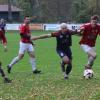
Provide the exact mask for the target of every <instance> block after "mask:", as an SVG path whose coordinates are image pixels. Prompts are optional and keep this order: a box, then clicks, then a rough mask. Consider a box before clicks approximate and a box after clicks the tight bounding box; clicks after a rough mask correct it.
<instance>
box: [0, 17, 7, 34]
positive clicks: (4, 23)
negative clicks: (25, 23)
mask: <svg viewBox="0 0 100 100" xmlns="http://www.w3.org/2000/svg"><path fill="white" fill-rule="evenodd" d="M5 27H6V22H5V20H4V19H3V18H2V19H1V20H0V28H1V29H2V31H3V33H4V34H5Z"/></svg>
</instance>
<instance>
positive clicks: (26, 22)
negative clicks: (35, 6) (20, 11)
mask: <svg viewBox="0 0 100 100" xmlns="http://www.w3.org/2000/svg"><path fill="white" fill-rule="evenodd" d="M24 23H25V24H29V23H30V17H29V16H25V17H24Z"/></svg>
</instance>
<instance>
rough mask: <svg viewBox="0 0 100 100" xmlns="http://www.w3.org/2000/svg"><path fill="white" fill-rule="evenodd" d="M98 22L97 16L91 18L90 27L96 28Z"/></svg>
mask: <svg viewBox="0 0 100 100" xmlns="http://www.w3.org/2000/svg"><path fill="white" fill-rule="evenodd" d="M98 20H99V16H98V15H93V16H92V17H91V25H92V27H95V26H96V24H97V22H98Z"/></svg>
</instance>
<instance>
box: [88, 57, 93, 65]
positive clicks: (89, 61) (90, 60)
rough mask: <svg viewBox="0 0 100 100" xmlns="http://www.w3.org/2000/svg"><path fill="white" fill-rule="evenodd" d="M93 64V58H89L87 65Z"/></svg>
mask: <svg viewBox="0 0 100 100" xmlns="http://www.w3.org/2000/svg"><path fill="white" fill-rule="evenodd" d="M93 62H94V58H93V57H89V59H88V63H87V64H88V65H90V66H93Z"/></svg>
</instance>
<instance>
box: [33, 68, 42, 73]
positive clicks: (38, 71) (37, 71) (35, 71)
mask: <svg viewBox="0 0 100 100" xmlns="http://www.w3.org/2000/svg"><path fill="white" fill-rule="evenodd" d="M40 73H41V71H40V70H37V69H36V70H34V71H33V74H40Z"/></svg>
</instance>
